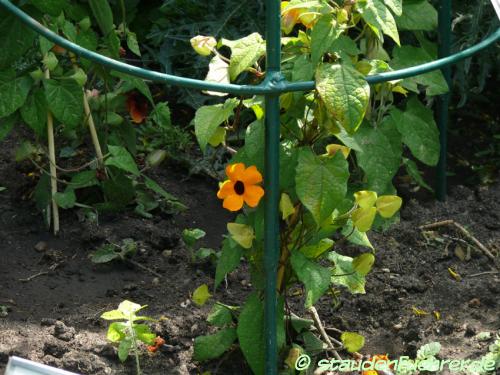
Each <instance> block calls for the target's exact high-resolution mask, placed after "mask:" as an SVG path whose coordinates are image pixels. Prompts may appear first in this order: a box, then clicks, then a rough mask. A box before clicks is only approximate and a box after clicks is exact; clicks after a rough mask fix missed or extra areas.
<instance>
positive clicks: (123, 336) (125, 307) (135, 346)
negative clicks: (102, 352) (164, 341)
mask: <svg viewBox="0 0 500 375" xmlns="http://www.w3.org/2000/svg"><path fill="white" fill-rule="evenodd" d="M146 307H147V305H144V306H141V305H138V304H137V303H133V302H131V301H127V300H125V301H123V302H121V303H120V304H119V305H118V309H116V310H111V311H106V312H105V313H103V314H102V315H101V318H102V319H106V320H120V321H119V322H113V323H111V324H110V325H109V328H108V333H107V335H106V336H107V338H108V340H109V341H111V342H113V343H117V344H118V358H119V359H120V361H122V362H125V361H126V360H127V358H128V356H129V354H130V352H132V353H133V354H134V358H135V364H136V373H137V375H140V374H142V372H141V365H140V360H139V353H140V348H139V343H140V342H143V343H144V344H147V345H153V344H154V343H155V338H156V335H155V334H154V333H153V332H151V329H150V328H149V326H148V325H147V324H142V323H137V322H143V321H152V320H153V319H152V318H149V317H147V316H139V315H137V313H138V312H139V311H141V310H142V309H144V308H146Z"/></svg>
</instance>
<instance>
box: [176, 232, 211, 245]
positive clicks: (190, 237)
mask: <svg viewBox="0 0 500 375" xmlns="http://www.w3.org/2000/svg"><path fill="white" fill-rule="evenodd" d="M205 235H206V233H205V231H204V230H202V229H199V228H194V229H184V230H183V231H182V240H183V241H184V243H185V244H186V245H187V246H189V247H192V246H193V245H194V244H195V243H196V241H198V240H201V239H202V238H203V237H205Z"/></svg>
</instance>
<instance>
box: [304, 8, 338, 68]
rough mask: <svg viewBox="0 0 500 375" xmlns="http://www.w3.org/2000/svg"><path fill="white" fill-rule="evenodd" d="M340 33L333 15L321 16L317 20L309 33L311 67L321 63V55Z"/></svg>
mask: <svg viewBox="0 0 500 375" xmlns="http://www.w3.org/2000/svg"><path fill="white" fill-rule="evenodd" d="M342 31H343V30H342V29H341V28H339V27H337V23H336V22H335V21H334V16H333V14H331V13H327V14H323V15H322V16H321V17H319V18H318V21H317V22H316V23H315V25H314V27H313V29H312V31H311V61H312V65H313V66H316V65H317V64H318V63H319V62H321V58H322V57H323V55H324V54H325V53H326V52H327V51H328V50H329V48H330V46H331V45H332V43H333V42H334V41H335V39H337V37H338V36H339V35H340V34H341V33H342Z"/></svg>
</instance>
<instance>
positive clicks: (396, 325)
mask: <svg viewBox="0 0 500 375" xmlns="http://www.w3.org/2000/svg"><path fill="white" fill-rule="evenodd" d="M392 328H393V329H395V330H396V331H399V330H400V329H401V328H403V324H402V323H398V324H394V325H393V326H392Z"/></svg>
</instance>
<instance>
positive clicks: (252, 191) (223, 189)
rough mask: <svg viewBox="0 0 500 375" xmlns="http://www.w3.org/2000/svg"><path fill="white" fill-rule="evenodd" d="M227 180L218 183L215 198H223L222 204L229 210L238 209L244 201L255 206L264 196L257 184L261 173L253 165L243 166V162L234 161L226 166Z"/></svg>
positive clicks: (260, 178)
mask: <svg viewBox="0 0 500 375" xmlns="http://www.w3.org/2000/svg"><path fill="white" fill-rule="evenodd" d="M226 175H227V176H228V177H229V179H228V180H226V181H224V182H223V183H222V184H220V187H219V191H218V192H217V198H219V199H224V203H223V204H222V206H223V207H224V208H225V209H228V210H229V211H238V210H240V209H241V208H242V207H243V204H244V203H246V204H247V205H248V206H250V207H256V206H257V205H258V204H259V201H260V199H261V198H262V197H263V196H264V189H262V187H260V186H259V185H257V184H259V183H260V182H262V175H261V174H260V172H259V171H258V170H257V168H256V167H255V165H252V166H250V167H248V168H245V164H243V163H236V164H230V165H228V166H227V167H226Z"/></svg>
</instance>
